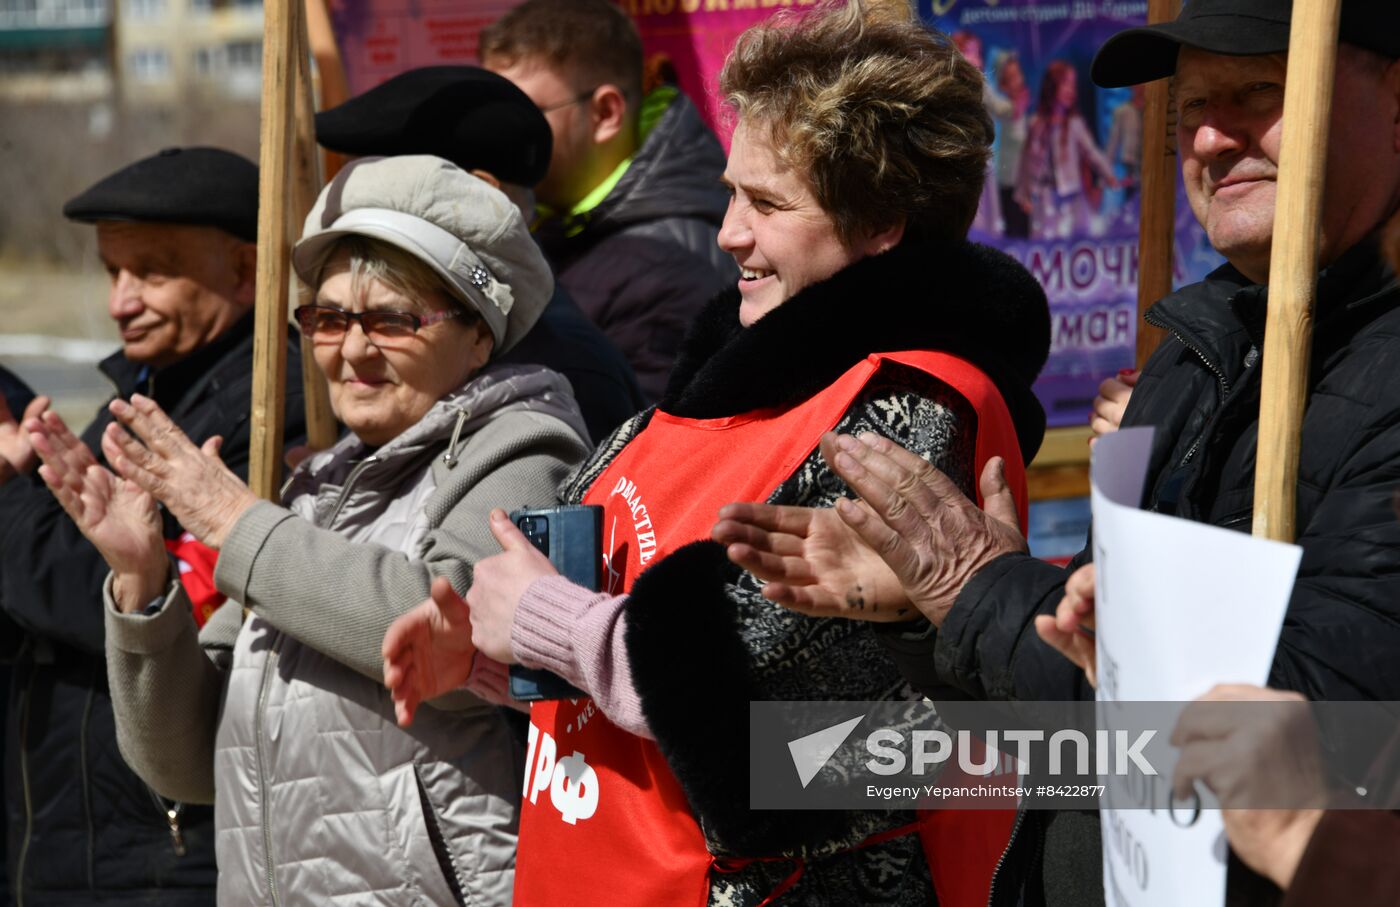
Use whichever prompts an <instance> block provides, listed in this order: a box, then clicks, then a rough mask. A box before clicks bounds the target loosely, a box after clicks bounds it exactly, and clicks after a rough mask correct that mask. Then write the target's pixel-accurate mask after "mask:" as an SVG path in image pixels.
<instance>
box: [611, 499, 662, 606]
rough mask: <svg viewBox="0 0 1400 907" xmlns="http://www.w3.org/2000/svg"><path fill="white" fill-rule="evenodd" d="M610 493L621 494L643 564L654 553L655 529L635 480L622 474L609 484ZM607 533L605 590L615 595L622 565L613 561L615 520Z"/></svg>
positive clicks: (640, 562) (614, 552)
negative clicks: (615, 481) (606, 588)
mask: <svg viewBox="0 0 1400 907" xmlns="http://www.w3.org/2000/svg"><path fill="white" fill-rule="evenodd" d="M612 495H621V496H622V500H623V502H624V503H625V504H626V505H627V510H628V512H629V513H630V514H631V515H632V530H633V532H634V534H635V535H636V537H637V563H638V564H639V565H640V566H642V567H645V566H646V565H647V564H648V563H649V562H650V561H651V559H652V558H653V557H655V556H656V529H655V527H654V526H652V524H651V513H650V511H648V510H647V505H646V504H644V503H642V493H641V491H640V490H639V489H638V488H637V485H636V483H635V482H633V481H632V480H631V479H629V478H627V477H626V476H622V477H620V478H619V479H618V480H617V484H616V485H614V486H613V490H612ZM610 496H611V495H610ZM609 536H610V537H609V539H608V551H607V553H606V554H605V555H604V561H605V564H606V566H607V571H608V593H609V594H611V595H617V594H619V593H620V591H621V590H620V588H619V587H620V583H621V580H622V567H623V565H621V564H616V565H615V564H614V563H613V560H614V558H615V557H616V556H617V552H618V549H619V546H618V544H617V520H615V519H614V520H613V525H612V529H611V532H610V533H609Z"/></svg>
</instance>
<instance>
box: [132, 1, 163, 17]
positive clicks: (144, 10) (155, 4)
mask: <svg viewBox="0 0 1400 907" xmlns="http://www.w3.org/2000/svg"><path fill="white" fill-rule="evenodd" d="M122 9H123V11H124V12H125V13H126V17H127V18H128V19H132V20H136V21H142V20H148V19H158V18H160V17H161V16H163V15H165V0H126V3H124V4H123V5H122Z"/></svg>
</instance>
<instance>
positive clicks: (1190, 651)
mask: <svg viewBox="0 0 1400 907" xmlns="http://www.w3.org/2000/svg"><path fill="white" fill-rule="evenodd" d="M1151 446H1152V429H1151V428H1131V429H1124V430H1122V431H1118V432H1115V433H1113V434H1110V435H1106V436H1105V437H1103V438H1100V439H1099V441H1098V443H1097V444H1095V445H1094V454H1093V465H1092V467H1091V470H1090V478H1091V483H1092V504H1093V515H1094V529H1093V534H1094V562H1095V564H1096V575H1097V588H1096V590H1095V626H1096V629H1097V648H1098V678H1099V693H1098V698H1099V701H1100V702H1101V703H1105V704H1106V705H1105V706H1103V707H1101V711H1102V712H1103V713H1105V714H1106V715H1107V717H1108V721H1109V724H1110V726H1111V722H1112V717H1111V716H1112V713H1113V710H1114V707H1113V705H1112V704H1113V703H1123V702H1133V701H1156V702H1167V701H1173V702H1186V701H1189V700H1192V699H1194V698H1196V697H1197V696H1200V695H1201V694H1202V693H1205V692H1206V691H1207V690H1209V689H1210V688H1211V687H1212V686H1214V685H1215V684H1217V683H1251V684H1263V683H1264V682H1265V681H1266V680H1267V678H1268V673H1269V665H1270V664H1271V663H1272V661H1273V656H1274V650H1275V648H1277V646H1278V637H1279V631H1280V630H1281V629H1282V627H1283V615H1284V611H1285V610H1286V609H1287V606H1288V598H1289V595H1290V593H1291V592H1292V589H1293V580H1294V577H1295V575H1296V573H1297V570H1298V563H1299V560H1300V558H1301V556H1302V549H1300V548H1298V547H1297V546H1296V545H1285V544H1281V543H1278V542H1269V541H1264V540H1261V539H1256V538H1253V537H1252V536H1249V535H1245V534H1243V533H1239V532H1231V531H1229V530H1226V529H1220V528H1218V527H1215V526H1207V525H1204V524H1201V523H1193V522H1189V521H1187V520H1181V519H1177V518H1174V517H1169V516H1164V515H1162V514H1155V513H1147V512H1145V511H1143V510H1141V509H1139V504H1140V501H1141V498H1142V488H1143V481H1144V478H1145V475H1146V471H1147V459H1148V453H1149V451H1150V450H1151ZM1101 720H1102V718H1101ZM1168 733H1169V731H1168ZM1172 767H1173V766H1171V765H1167V766H1158V767H1157V768H1158V769H1159V771H1160V772H1161V775H1160V776H1159V777H1158V778H1155V779H1150V778H1142V777H1139V778H1138V779H1136V781H1135V782H1134V783H1130V784H1127V785H1121V784H1120V785H1114V784H1113V783H1112V782H1111V781H1110V783H1109V790H1108V791H1107V792H1106V793H1105V795H1104V797H1103V800H1102V802H1103V805H1104V807H1105V808H1104V809H1103V812H1102V821H1103V838H1104V889H1105V891H1104V895H1105V900H1106V902H1107V904H1108V905H1109V907H1180V905H1183V904H1190V905H1192V907H1211V905H1219V904H1223V903H1224V899H1225V855H1226V846H1225V832H1224V825H1223V824H1222V822H1221V818H1220V813H1219V812H1218V811H1210V810H1207V811H1203V812H1200V813H1199V817H1198V818H1196V819H1195V821H1194V822H1189V820H1187V821H1183V818H1182V816H1183V812H1182V811H1180V810H1178V811H1177V812H1176V813H1174V814H1173V813H1172V812H1171V811H1170V810H1169V806H1170V803H1169V791H1170V788H1171V770H1172ZM1129 790H1130V791H1131V793H1130V794H1129V793H1126V791H1129ZM1134 800H1136V801H1137V802H1139V803H1142V802H1144V801H1151V802H1152V803H1153V805H1154V806H1155V808H1154V809H1150V810H1149V809H1122V808H1119V809H1114V808H1112V805H1113V804H1114V803H1118V804H1120V805H1121V804H1124V803H1128V802H1133V801H1134ZM1183 825H1185V827H1183Z"/></svg>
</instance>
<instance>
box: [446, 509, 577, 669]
mask: <svg viewBox="0 0 1400 907" xmlns="http://www.w3.org/2000/svg"><path fill="white" fill-rule="evenodd" d="M491 534H492V535H494V536H495V537H496V541H498V542H500V543H501V549H502V550H501V553H500V554H494V555H492V556H491V557H488V558H483V559H482V560H480V561H478V562H477V564H476V567H475V568H473V570H472V586H471V588H470V589H468V590H467V606H468V607H469V608H470V609H471V619H472V642H473V643H474V644H475V645H476V647H477V648H478V649H480V650H481V651H483V652H485V653H486V655H487V656H488V657H490V658H492V659H495V660H496V661H499V662H500V663H502V664H514V663H515V656H514V655H513V654H512V653H511V649H510V631H511V628H512V627H513V626H514V625H515V609H516V608H518V607H519V606H520V599H521V598H523V597H524V596H525V590H526V589H528V588H529V587H530V584H531V583H533V582H534V581H535V580H537V579H539V578H540V577H542V576H556V575H558V573H559V571H558V570H555V569H554V565H553V564H551V563H550V562H549V558H547V557H545V556H544V555H543V554H541V553H540V551H539V549H538V548H536V547H535V546H534V545H532V544H530V540H529V539H527V538H525V535H524V533H522V532H521V531H520V530H519V529H517V528H516V526H515V524H514V523H512V522H511V521H510V517H508V516H506V512H505V511H504V510H501V509H500V508H499V507H498V508H496V509H495V510H493V511H491Z"/></svg>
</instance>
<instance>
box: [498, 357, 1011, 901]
mask: <svg viewBox="0 0 1400 907" xmlns="http://www.w3.org/2000/svg"><path fill="white" fill-rule="evenodd" d="M885 360H889V361H894V362H900V363H903V364H906V365H910V366H913V367H915V368H919V369H921V370H923V371H925V372H928V373H929V374H931V375H934V376H936V377H937V378H939V379H940V380H942V381H944V382H945V383H947V384H948V385H950V386H951V387H953V388H954V389H956V390H957V391H958V392H959V393H960V394H962V396H963V397H964V398H966V399H967V401H968V402H969V403H970V404H971V405H972V407H973V409H974V410H975V411H976V413H977V429H978V430H977V445H976V471H977V474H978V475H980V474H981V470H982V465H983V464H984V463H985V462H986V461H987V460H988V459H989V458H990V457H992V456H994V455H1000V456H1002V457H1004V458H1005V460H1006V475H1007V479H1008V481H1009V482H1010V483H1011V487H1012V489H1013V491H1015V493H1016V500H1017V502H1018V504H1019V506H1020V508H1021V524H1022V527H1023V528H1024V526H1025V508H1026V487H1025V470H1024V468H1023V467H1022V463H1021V455H1020V447H1019V445H1018V443H1017V439H1016V431H1015V427H1014V426H1013V424H1012V422H1011V417H1010V414H1009V413H1008V411H1007V409H1006V404H1005V402H1004V401H1003V400H1002V398H1001V395H1000V393H998V391H997V390H996V387H995V386H994V385H993V384H992V382H991V381H990V380H989V379H988V378H987V377H986V376H985V375H984V374H982V372H980V371H978V370H977V369H976V368H975V367H973V366H972V365H970V364H969V363H967V362H965V361H964V360H962V359H959V358H957V357H955V356H951V355H948V354H946V353H934V352H926V351H920V352H904V353H890V354H880V355H873V356H871V357H869V358H868V359H866V360H864V361H862V362H860V363H858V364H857V365H855V366H853V367H852V368H851V369H850V370H848V371H847V372H846V373H845V374H844V375H842V376H841V377H840V378H839V379H837V380H836V381H835V382H834V383H833V384H832V385H830V386H829V387H827V388H826V389H825V390H823V391H822V392H821V393H819V394H817V395H816V396H814V397H812V398H811V399H809V400H806V401H805V402H803V403H801V404H798V405H797V406H794V407H792V408H790V409H771V410H759V411H755V412H750V413H745V414H743V415H739V416H730V417H725V418H720V419H682V418H679V417H676V416H673V415H671V414H669V413H666V412H662V411H661V410H657V411H656V412H655V413H654V414H653V415H652V418H651V421H650V422H649V423H648V425H647V427H646V428H645V429H644V430H643V431H642V432H641V433H640V434H639V435H638V436H637V437H636V438H634V439H633V440H632V442H631V443H630V444H628V445H627V446H626V447H625V448H623V450H622V451H621V453H619V454H618V455H617V457H616V458H615V459H614V460H613V462H612V463H611V464H609V465H608V467H607V469H606V470H604V472H603V473H602V475H600V476H599V478H598V479H597V481H595V482H594V483H593V485H592V487H591V488H590V489H589V491H588V494H587V495H586V496H585V497H584V503H586V504H600V505H602V506H603V507H604V516H603V551H604V555H603V558H604V573H603V576H604V584H605V591H607V592H610V593H611V594H614V595H620V594H623V593H626V592H628V591H630V589H631V588H632V583H633V582H634V581H635V580H636V578H637V576H638V575H639V574H640V573H641V572H642V571H643V570H645V569H646V568H647V566H648V565H649V564H651V563H653V562H655V561H659V560H660V559H661V558H663V557H665V556H666V555H667V554H669V553H671V552H672V551H674V550H676V549H677V548H679V547H681V546H683V545H685V544H687V543H689V542H693V541H696V540H699V539H704V538H708V537H709V534H710V527H711V526H713V525H714V522H715V519H716V513H717V512H718V510H719V508H720V507H722V506H723V505H725V504H728V503H731V502H733V501H765V500H768V498H769V497H770V496H771V495H772V493H773V492H774V490H776V489H777V487H778V486H779V485H780V484H781V483H782V482H783V481H784V480H786V479H787V478H788V477H789V476H791V475H792V474H793V472H795V471H796V470H797V467H798V466H799V465H801V463H802V462H803V461H804V460H805V459H807V457H808V456H810V455H811V453H812V451H813V450H814V449H815V448H816V446H817V442H818V440H819V439H820V437H821V435H822V433H823V432H826V431H830V430H831V429H832V428H833V427H834V426H835V425H836V424H837V423H838V422H839V421H840V419H841V417H842V416H843V415H844V414H845V413H846V411H847V410H848V409H849V408H850V406H851V405H852V404H853V403H854V401H855V400H856V398H857V396H858V395H859V394H860V391H861V389H862V388H863V387H864V386H865V385H866V383H867V382H868V381H869V380H870V379H871V377H872V376H873V375H874V374H875V373H876V372H877V371H878V370H879V368H880V365H881V362H882V361H885ZM676 644H677V645H683V644H684V641H683V640H677V641H676ZM922 815H923V816H924V818H923V819H921V821H920V822H919V823H918V826H919V827H918V830H919V831H920V833H921V835H922V836H923V840H924V844H925V850H926V852H927V853H928V856H929V861H930V866H931V867H932V869H933V872H934V883H935V886H936V888H937V892H938V896H939V903H940V904H941V905H943V907H962V905H972V904H974V903H975V904H978V905H979V907H980V905H981V904H985V903H986V901H987V886H988V883H989V881H990V879H991V875H992V870H993V868H994V866H995V864H996V861H997V859H998V858H999V857H1000V855H1001V852H1002V849H1003V848H1004V846H1005V844H1006V838H1007V835H1008V833H1009V830H1010V824H1011V823H1010V819H1011V817H1010V815H1009V814H1007V813H1006V812H1005V811H997V812H984V813H978V812H972V811H969V812H953V811H945V812H941V813H940V812H930V813H925V814H922ZM913 830H914V828H910V829H909V831H910V832H912V831H913ZM714 864H715V860H714V858H713V857H712V856H711V855H710V853H709V851H708V850H707V849H706V847H705V840H704V837H703V835H702V834H701V832H700V827H699V825H697V824H696V821H695V818H694V817H693V816H692V815H691V813H690V807H689V805H688V804H687V802H686V798H685V794H684V793H683V791H682V790H681V787H680V784H679V782H678V781H677V780H676V778H675V776H674V775H672V774H671V770H670V767H669V766H668V765H667V763H666V759H665V757H663V756H662V754H661V751H660V749H658V748H657V746H656V744H655V743H654V742H652V741H650V740H646V739H644V738H642V737H637V736H634V735H632V734H629V733H627V732H625V731H623V730H621V729H620V728H618V727H617V726H616V725H614V724H613V723H612V722H611V721H609V720H608V719H607V717H606V716H605V715H603V713H602V712H600V711H598V709H597V707H596V706H595V705H594V703H593V700H591V699H580V700H566V701H561V702H541V703H536V704H535V706H534V707H533V708H532V710H531V714H530V736H529V746H528V754H527V762H526V766H525V790H524V802H523V804H522V813H521V820H520V844H519V851H518V854H517V857H516V870H515V903H516V905H517V907H558V905H564V904H568V905H571V907H592V905H597V907H604V905H607V907H630V905H636V907H655V905H661V904H665V905H673V904H676V905H693V907H704V905H705V903H706V900H707V898H708V893H709V875H710V872H711V870H712V868H714ZM944 867H946V869H947V871H940V870H941V869H943V868H944ZM792 881H795V877H794V879H790V880H789V882H788V883H786V884H785V885H784V886H783V887H784V889H785V888H787V887H789V886H790V884H791V882H792Z"/></svg>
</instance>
